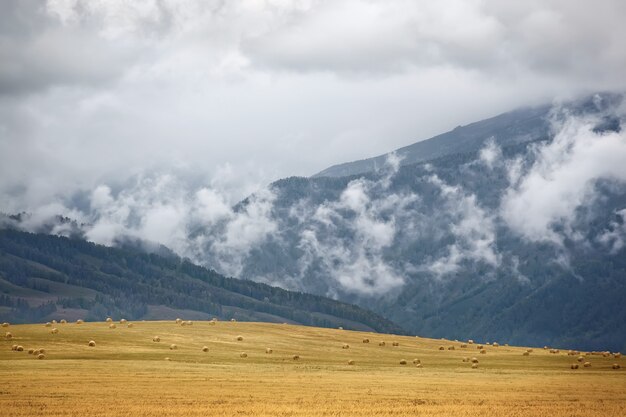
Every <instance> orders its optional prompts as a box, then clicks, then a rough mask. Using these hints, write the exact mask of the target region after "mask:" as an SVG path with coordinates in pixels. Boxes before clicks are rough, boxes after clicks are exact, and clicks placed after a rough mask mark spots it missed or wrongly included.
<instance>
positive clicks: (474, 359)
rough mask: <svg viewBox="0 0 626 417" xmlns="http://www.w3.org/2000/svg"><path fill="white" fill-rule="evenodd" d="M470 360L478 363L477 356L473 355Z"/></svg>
mask: <svg viewBox="0 0 626 417" xmlns="http://www.w3.org/2000/svg"><path fill="white" fill-rule="evenodd" d="M470 360H471V361H472V363H478V359H477V358H475V357H474V358H472V359H470Z"/></svg>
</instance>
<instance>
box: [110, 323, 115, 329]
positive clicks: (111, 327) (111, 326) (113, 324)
mask: <svg viewBox="0 0 626 417" xmlns="http://www.w3.org/2000/svg"><path fill="white" fill-rule="evenodd" d="M116 327H117V326H116V325H115V323H111V324H109V329H115V328H116Z"/></svg>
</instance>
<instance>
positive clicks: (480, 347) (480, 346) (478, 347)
mask: <svg viewBox="0 0 626 417" xmlns="http://www.w3.org/2000/svg"><path fill="white" fill-rule="evenodd" d="M483 348H484V347H483V345H476V349H478V350H481V349H483Z"/></svg>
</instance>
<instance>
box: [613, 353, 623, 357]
mask: <svg viewBox="0 0 626 417" xmlns="http://www.w3.org/2000/svg"><path fill="white" fill-rule="evenodd" d="M613 357H614V358H615V359H619V358H621V357H622V354H621V353H620V352H616V353H614V354H613Z"/></svg>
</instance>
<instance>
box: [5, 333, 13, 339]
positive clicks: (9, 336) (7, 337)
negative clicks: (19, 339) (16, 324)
mask: <svg viewBox="0 0 626 417" xmlns="http://www.w3.org/2000/svg"><path fill="white" fill-rule="evenodd" d="M4 338H5V339H6V340H11V339H13V334H12V333H11V332H6V333H5V334H4Z"/></svg>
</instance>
